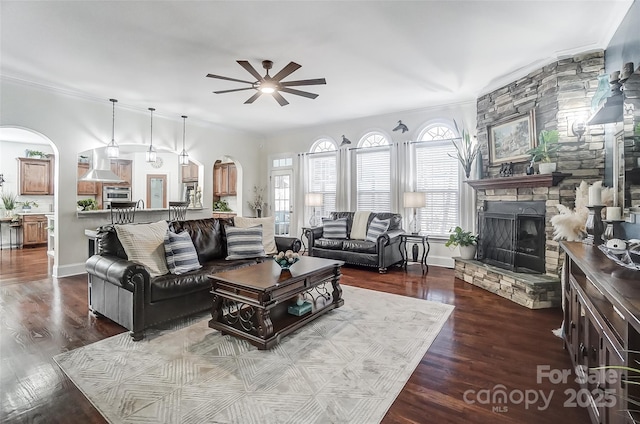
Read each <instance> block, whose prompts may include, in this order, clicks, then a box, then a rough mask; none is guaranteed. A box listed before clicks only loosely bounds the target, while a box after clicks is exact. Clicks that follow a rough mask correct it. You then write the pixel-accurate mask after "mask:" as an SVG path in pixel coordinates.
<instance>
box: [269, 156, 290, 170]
mask: <svg viewBox="0 0 640 424" xmlns="http://www.w3.org/2000/svg"><path fill="white" fill-rule="evenodd" d="M292 166H293V158H280V159H274V160H273V162H272V167H273V168H284V167H288V168H290V167H292Z"/></svg>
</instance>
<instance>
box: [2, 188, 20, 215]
mask: <svg viewBox="0 0 640 424" xmlns="http://www.w3.org/2000/svg"><path fill="white" fill-rule="evenodd" d="M16 197H17V196H16V195H15V194H13V193H7V194H5V193H3V194H2V196H1V198H2V206H3V207H4V209H5V211H6V212H5V215H6V216H7V217H10V216H11V215H13V210H14V209H15V208H16V204H17V202H16Z"/></svg>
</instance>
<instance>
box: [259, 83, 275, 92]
mask: <svg viewBox="0 0 640 424" xmlns="http://www.w3.org/2000/svg"><path fill="white" fill-rule="evenodd" d="M260 91H262V92H263V93H265V94H271V93H273V92H275V91H276V88H275V87H274V86H273V85H271V84H264V83H263V84H260Z"/></svg>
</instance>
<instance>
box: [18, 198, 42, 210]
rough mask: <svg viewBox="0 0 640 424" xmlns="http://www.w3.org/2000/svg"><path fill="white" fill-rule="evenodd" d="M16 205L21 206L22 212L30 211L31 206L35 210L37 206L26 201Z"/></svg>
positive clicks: (30, 201)
mask: <svg viewBox="0 0 640 424" xmlns="http://www.w3.org/2000/svg"><path fill="white" fill-rule="evenodd" d="M18 203H20V204H22V210H23V211H26V212H28V211H30V210H31V207H32V206H35V207H36V208H37V207H38V204H37V203H36V202H34V201H33V200H26V201H24V202H18Z"/></svg>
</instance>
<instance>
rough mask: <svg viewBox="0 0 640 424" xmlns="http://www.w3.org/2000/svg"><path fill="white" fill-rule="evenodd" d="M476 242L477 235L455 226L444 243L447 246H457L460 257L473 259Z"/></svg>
mask: <svg viewBox="0 0 640 424" xmlns="http://www.w3.org/2000/svg"><path fill="white" fill-rule="evenodd" d="M476 244H478V236H476V235H475V234H473V233H471V231H464V230H463V229H462V228H460V227H456V228H455V229H454V230H453V231H452V232H451V233H450V234H449V240H447V242H446V243H445V244H444V245H445V246H447V247H451V246H453V247H456V246H459V247H460V257H461V258H462V259H473V258H474V257H475V256H476Z"/></svg>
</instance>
